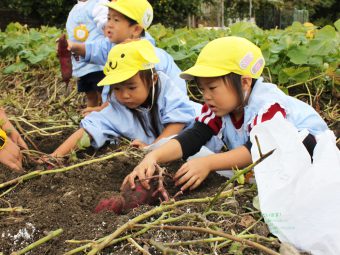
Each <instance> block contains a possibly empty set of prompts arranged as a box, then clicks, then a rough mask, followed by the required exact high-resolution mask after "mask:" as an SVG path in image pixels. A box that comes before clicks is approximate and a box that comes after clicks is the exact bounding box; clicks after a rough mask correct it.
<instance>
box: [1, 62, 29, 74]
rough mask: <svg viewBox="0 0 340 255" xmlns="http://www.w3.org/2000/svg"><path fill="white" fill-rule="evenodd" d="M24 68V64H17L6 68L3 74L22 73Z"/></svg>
mask: <svg viewBox="0 0 340 255" xmlns="http://www.w3.org/2000/svg"><path fill="white" fill-rule="evenodd" d="M26 67H27V65H26V64H25V63H23V62H19V63H15V64H12V65H10V66H8V67H6V68H5V70H4V71H3V72H4V74H11V73H17V72H21V71H23V70H24V69H26Z"/></svg>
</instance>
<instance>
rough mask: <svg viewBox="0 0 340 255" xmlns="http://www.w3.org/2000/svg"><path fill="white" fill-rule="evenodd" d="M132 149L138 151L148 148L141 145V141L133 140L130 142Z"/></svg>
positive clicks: (144, 144) (143, 144)
mask: <svg viewBox="0 0 340 255" xmlns="http://www.w3.org/2000/svg"><path fill="white" fill-rule="evenodd" d="M130 145H131V146H132V147H135V148H138V149H143V148H144V147H146V146H148V144H146V143H143V142H142V141H141V140H139V139H135V140H133V141H132V142H131V144H130Z"/></svg>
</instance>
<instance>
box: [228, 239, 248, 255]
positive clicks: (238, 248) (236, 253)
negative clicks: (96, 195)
mask: <svg viewBox="0 0 340 255" xmlns="http://www.w3.org/2000/svg"><path fill="white" fill-rule="evenodd" d="M243 249H244V247H243V246H242V244H241V243H239V242H233V243H232V244H231V245H230V248H229V250H228V254H233V255H242V254H243Z"/></svg>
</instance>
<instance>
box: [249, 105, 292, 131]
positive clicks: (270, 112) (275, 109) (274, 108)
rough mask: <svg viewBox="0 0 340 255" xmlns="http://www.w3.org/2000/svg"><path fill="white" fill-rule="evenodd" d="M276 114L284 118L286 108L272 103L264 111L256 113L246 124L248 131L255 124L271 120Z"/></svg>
mask: <svg viewBox="0 0 340 255" xmlns="http://www.w3.org/2000/svg"><path fill="white" fill-rule="evenodd" d="M276 114H282V116H283V117H284V118H286V116H287V113H286V110H285V109H284V108H283V107H282V106H281V105H280V104H279V103H274V104H272V105H271V106H270V107H269V108H268V109H267V110H266V111H264V112H263V113H262V114H258V115H256V117H255V118H254V119H253V120H252V121H251V123H250V124H249V126H248V130H249V132H250V131H251V130H252V129H253V127H255V126H256V125H257V124H259V123H262V122H265V121H268V120H271V119H272V118H273V117H274V116H275V115H276Z"/></svg>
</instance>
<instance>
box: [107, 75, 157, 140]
mask: <svg viewBox="0 0 340 255" xmlns="http://www.w3.org/2000/svg"><path fill="white" fill-rule="evenodd" d="M138 73H139V76H140V78H141V80H142V81H143V82H144V84H145V85H146V86H147V89H148V90H149V95H148V97H147V99H146V101H145V104H144V105H143V106H145V107H151V108H150V112H149V113H150V120H151V128H152V129H151V132H152V134H150V132H149V131H148V129H147V127H148V125H147V120H146V119H145V118H144V116H143V114H142V112H140V111H138V109H130V110H131V112H132V113H133V115H134V116H135V117H136V118H137V119H138V121H139V123H140V124H141V125H142V128H143V130H144V132H145V134H146V135H147V136H149V137H151V136H152V135H154V136H155V137H158V136H159V135H160V133H161V132H160V130H159V127H158V123H159V114H158V104H157V101H158V96H159V88H160V79H158V80H157V82H156V83H155V84H154V85H153V86H154V90H155V92H154V98H152V84H153V75H154V74H155V73H156V70H155V69H152V70H151V69H147V70H141V71H139V72H138ZM112 93H114V92H113V89H112V87H110V92H109V95H112ZM110 98H111V97H110ZM109 101H110V103H111V105H112V106H113V107H114V104H112V101H111V99H109Z"/></svg>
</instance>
